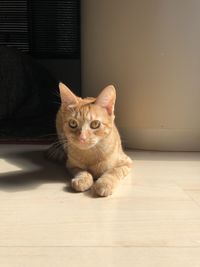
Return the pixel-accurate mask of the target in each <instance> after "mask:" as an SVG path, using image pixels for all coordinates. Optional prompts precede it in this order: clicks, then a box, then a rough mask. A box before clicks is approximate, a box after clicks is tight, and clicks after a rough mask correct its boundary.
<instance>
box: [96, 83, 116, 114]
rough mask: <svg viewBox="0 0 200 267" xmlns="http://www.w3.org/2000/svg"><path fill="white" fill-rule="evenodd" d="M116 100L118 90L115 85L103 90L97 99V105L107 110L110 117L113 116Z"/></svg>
mask: <svg viewBox="0 0 200 267" xmlns="http://www.w3.org/2000/svg"><path fill="white" fill-rule="evenodd" d="M115 100H116V90H115V87H114V86H113V85H109V86H107V87H106V88H104V89H103V91H102V92H101V93H100V94H99V96H98V97H97V99H96V101H95V104H97V105H99V106H101V107H102V108H105V109H106V110H107V112H108V114H109V115H112V114H113V112H114V106H115Z"/></svg>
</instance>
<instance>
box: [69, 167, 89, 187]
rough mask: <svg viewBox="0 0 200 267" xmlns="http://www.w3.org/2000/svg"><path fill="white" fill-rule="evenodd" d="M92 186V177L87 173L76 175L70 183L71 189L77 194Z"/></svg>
mask: <svg viewBox="0 0 200 267" xmlns="http://www.w3.org/2000/svg"><path fill="white" fill-rule="evenodd" d="M92 185H93V177H92V175H91V174H90V173H89V172H86V171H83V172H80V173H78V174H77V175H76V176H75V178H73V179H72V181H71V186H72V188H73V189H74V190H75V191H77V192H83V191H86V190H88V189H89V188H90V187H91V186H92Z"/></svg>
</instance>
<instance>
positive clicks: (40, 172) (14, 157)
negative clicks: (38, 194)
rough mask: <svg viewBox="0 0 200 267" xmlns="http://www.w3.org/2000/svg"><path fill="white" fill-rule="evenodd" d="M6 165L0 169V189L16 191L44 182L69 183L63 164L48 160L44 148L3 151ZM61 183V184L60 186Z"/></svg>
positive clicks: (30, 188) (32, 187) (64, 184)
mask: <svg viewBox="0 0 200 267" xmlns="http://www.w3.org/2000/svg"><path fill="white" fill-rule="evenodd" d="M2 156H3V157H2V158H1V160H3V163H4V164H5V166H6V167H4V165H3V168H2V170H0V191H2V190H3V191H7V192H16V191H25V190H33V189H35V188H37V187H39V186H40V185H42V184H45V183H61V187H62V188H63V186H66V185H67V186H68V185H69V183H70V178H69V175H68V174H67V171H66V169H65V167H64V164H58V163H56V162H52V161H49V160H47V159H46V158H45V152H44V150H34V151H25V152H24V151H23V152H20V151H19V152H14V153H5V154H4V155H2ZM62 184H63V186H62Z"/></svg>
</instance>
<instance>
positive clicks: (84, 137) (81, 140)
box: [79, 133, 86, 144]
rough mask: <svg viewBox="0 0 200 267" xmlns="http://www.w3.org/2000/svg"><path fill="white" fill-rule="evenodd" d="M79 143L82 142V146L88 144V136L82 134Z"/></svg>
mask: <svg viewBox="0 0 200 267" xmlns="http://www.w3.org/2000/svg"><path fill="white" fill-rule="evenodd" d="M79 142H80V143H81V144H84V143H85V142H86V135H85V134H83V133H81V134H80V135H79Z"/></svg>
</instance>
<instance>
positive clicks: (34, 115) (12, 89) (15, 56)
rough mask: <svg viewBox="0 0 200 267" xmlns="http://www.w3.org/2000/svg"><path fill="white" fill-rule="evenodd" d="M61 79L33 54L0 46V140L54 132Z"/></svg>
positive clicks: (45, 134) (39, 136)
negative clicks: (36, 59)
mask: <svg viewBox="0 0 200 267" xmlns="http://www.w3.org/2000/svg"><path fill="white" fill-rule="evenodd" d="M57 88H58V81H56V80H55V79H54V78H53V77H52V76H51V74H50V73H49V72H48V71H47V70H46V69H45V68H44V67H42V66H41V65H40V64H39V63H37V62H36V61H35V60H34V59H32V58H31V57H30V56H28V55H25V54H22V53H21V52H19V51H17V50H16V49H14V48H8V47H0V139H2V138H3V139H9V138H11V139H13V138H14V139H23V138H26V139H29V138H36V139H40V138H44V136H47V135H49V134H53V133H55V114H56V112H57V109H58V107H59V97H58V91H57V90H58V89H57Z"/></svg>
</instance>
